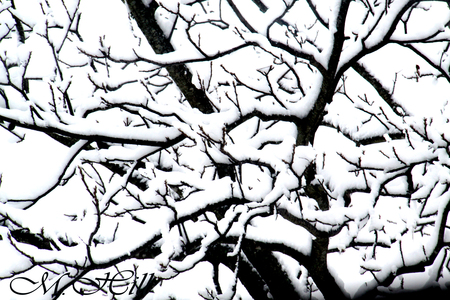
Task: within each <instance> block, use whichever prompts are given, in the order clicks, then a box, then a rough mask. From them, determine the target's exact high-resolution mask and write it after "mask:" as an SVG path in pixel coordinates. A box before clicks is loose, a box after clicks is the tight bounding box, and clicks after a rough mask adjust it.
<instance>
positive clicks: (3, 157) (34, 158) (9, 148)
mask: <svg viewBox="0 0 450 300" xmlns="http://www.w3.org/2000/svg"><path fill="white" fill-rule="evenodd" d="M25 2H26V3H27V4H25ZM246 2H249V3H250V1H246ZM28 3H29V1H27V0H22V1H16V5H17V7H18V8H19V7H20V6H21V5H28ZM81 3H82V10H83V15H82V18H83V22H82V23H83V24H84V25H83V26H82V27H80V33H81V34H82V35H83V38H84V39H85V45H87V46H89V45H90V44H91V45H92V49H95V48H96V47H98V39H99V36H103V35H104V36H105V39H104V40H105V41H106V43H107V44H108V45H111V47H112V50H113V51H114V53H121V52H124V53H129V52H128V51H129V49H130V46H131V45H134V44H135V43H136V40H135V39H134V38H133V36H131V33H130V30H129V28H130V23H129V21H128V19H127V14H126V11H125V10H124V9H123V5H122V3H121V2H120V1H119V0H89V1H87V0H82V1H81ZM241 5H245V1H243V2H242V4H241ZM34 8H35V7H33V6H31V5H30V8H29V9H30V11H31V10H32V9H34ZM441 12H442V11H439V10H436V14H435V15H434V17H431V20H434V19H435V18H437V19H445V18H448V15H447V16H442V15H440V13H441ZM273 13H274V14H275V13H276V9H275V10H274V11H273ZM55 14H56V12H55ZM293 14H294V15H295V13H293ZM428 15H431V14H428ZM255 17H256V16H255ZM29 18H30V19H33V17H32V16H30V17H29ZM268 20H269V19H260V21H261V22H259V24H258V31H260V32H265V30H264V29H265V27H264V26H266V25H265V23H268V22H267V21H268ZM36 22H39V20H36ZM432 22H433V21H423V22H421V24H430V23H432ZM421 28H422V27H419V28H417V29H413V28H411V30H417V31H418V33H417V34H420V29H421ZM141 38H142V39H143V37H141ZM399 38H401V37H400V36H399ZM213 41H214V42H220V41H217V40H213ZM223 41H224V40H222V42H223ZM55 42H57V41H55ZM212 46H214V45H212ZM29 47H30V49H27V50H32V51H33V52H34V51H39V49H40V48H42V47H45V45H43V44H42V41H39V40H36V42H35V45H34V46H33V45H32V44H31V46H29ZM211 48H212V49H214V47H211ZM206 49H208V47H206ZM139 51H140V52H145V51H151V50H150V49H149V48H148V46H146V43H143V44H142V45H141V49H140V50H139ZM211 51H213V50H211ZM244 53H245V52H244ZM394 54H395V56H394ZM239 55H241V56H239ZM391 58H392V59H391ZM49 59H50V58H49ZM78 59H81V60H82V58H80V57H77V55H74V56H73V62H77V60H78ZM229 60H234V61H235V65H234V66H231V67H230V68H233V67H234V68H237V69H239V68H241V66H242V65H244V66H246V67H249V66H253V65H255V66H257V65H258V64H259V63H261V61H260V60H258V59H252V60H250V59H249V57H247V56H245V55H242V53H241V52H239V53H237V54H236V55H233V56H230V57H229ZM262 60H264V56H263V55H262ZM79 62H80V61H79ZM405 62H407V64H405ZM362 63H363V64H364V65H365V66H366V67H367V68H368V69H369V70H370V71H371V72H373V74H376V75H377V77H378V78H380V79H382V80H383V84H384V85H385V87H386V88H390V87H392V85H393V80H394V79H393V77H392V75H393V74H395V73H397V74H398V76H397V80H398V81H397V83H396V87H395V93H394V98H395V99H396V100H398V101H399V102H400V103H401V104H402V105H404V107H405V108H406V109H407V110H408V111H409V112H411V113H413V114H418V115H423V116H430V115H433V114H436V113H437V114H439V109H440V108H441V107H442V106H443V103H445V102H446V101H448V98H449V96H448V95H449V94H450V93H449V91H450V89H449V88H450V87H449V84H448V82H446V81H445V80H444V79H443V78H441V79H436V78H434V77H431V76H430V77H426V78H421V79H420V81H417V82H416V81H414V80H408V79H406V78H405V77H408V76H414V72H415V69H414V66H415V65H416V64H417V65H420V67H421V71H422V72H423V73H426V72H433V70H432V69H430V68H429V67H427V64H426V62H424V61H423V60H421V59H418V58H417V56H416V55H413V54H412V52H411V51H410V50H407V49H401V48H400V47H399V46H388V47H385V48H383V49H381V50H380V51H379V52H377V53H375V54H373V55H370V56H368V57H367V58H364V59H362ZM47 66H48V64H47V63H46V61H45V60H32V63H30V66H29V68H28V69H27V72H29V74H34V73H38V74H42V72H43V70H45V69H46V67H47ZM405 66H407V67H405ZM411 66H412V67H413V68H411ZM194 68H195V66H194ZM80 72H82V71H80ZM51 74H52V70H49V71H48V75H49V76H51ZM346 75H347V84H348V86H349V87H351V89H349V90H351V93H352V95H354V96H355V97H356V95H364V94H366V95H367V96H368V97H369V99H373V100H374V101H375V100H376V92H375V91H374V90H371V88H368V87H367V86H364V84H361V81H362V80H361V79H360V78H359V77H358V75H357V74H356V73H355V72H351V71H349V72H347V74H346ZM30 76H31V75H30ZM73 76H74V77H76V76H79V77H80V78H81V77H83V76H85V74H84V73H80V74H76V73H74V74H73ZM120 79H121V78H118V80H120ZM216 80H219V79H216ZM311 81H312V82H314V79H311ZM424 85H425V86H426V87H427V88H424V87H423V86H424ZM88 94H89V93H88V92H84V91H83V90H82V84H80V92H79V95H78V96H79V97H80V98H81V97H84V96H85V95H88ZM34 96H35V97H39V95H34ZM378 101H379V100H378ZM346 105H352V104H351V103H348V101H347V100H346V99H344V97H342V98H339V97H338V96H337V97H336V100H335V102H333V103H332V104H330V106H329V112H330V114H329V115H328V118H329V119H330V120H331V122H333V121H334V120H335V121H339V123H340V124H341V125H342V124H344V125H345V127H343V128H342V130H343V131H346V130H348V131H349V132H353V133H354V134H355V135H358V136H360V137H364V136H365V135H369V134H371V133H373V132H376V131H382V130H383V127H382V126H381V125H380V124H378V127H377V124H376V123H375V124H374V123H370V124H368V125H367V127H363V128H359V132H355V126H356V125H355V124H357V123H358V122H357V120H358V117H359V118H364V116H363V115H360V116H356V117H355V115H354V114H353V111H350V110H347V109H346ZM112 123H113V122H112ZM211 128H212V127H211ZM283 129H285V130H287V131H289V128H283ZM211 130H212V129H211ZM18 132H23V134H26V138H25V140H24V141H23V142H20V143H17V138H16V137H14V136H13V135H12V134H10V133H8V132H7V131H5V130H3V129H2V128H0V145H1V148H0V174H1V175H2V178H1V179H2V184H1V186H0V200H3V201H4V200H5V199H16V198H28V197H31V196H32V195H35V194H36V193H40V191H43V190H45V188H46V187H47V186H49V185H53V184H55V183H56V181H55V180H57V179H58V176H59V174H60V172H61V170H60V168H61V162H64V161H65V160H66V159H67V157H68V155H69V154H70V151H69V149H68V148H67V147H65V146H62V145H61V144H59V143H57V142H54V141H53V140H52V139H50V138H48V137H46V136H45V135H44V134H42V133H37V132H33V131H29V130H18ZM244 134H245V133H242V135H241V133H236V139H237V140H238V139H239V136H240V135H241V137H242V136H243V135H244ZM245 138H246V137H245V136H244V138H243V139H245ZM314 147H315V150H316V151H317V153H318V155H317V156H318V157H320V156H321V154H322V153H325V152H326V154H327V158H330V161H331V162H330V164H329V167H328V168H329V169H327V170H324V173H323V176H327V175H329V176H336V174H338V173H339V171H345V170H342V169H340V168H342V167H343V166H341V165H339V161H338V158H337V156H336V154H335V153H336V152H338V151H339V152H345V151H348V150H351V149H352V148H353V147H354V145H353V144H352V143H351V142H349V141H348V140H347V139H345V138H344V137H343V135H342V134H341V133H338V132H336V131H335V130H333V129H329V128H321V129H320V130H319V132H318V134H317V136H316V140H315V143H314ZM333 155H334V156H335V158H336V160H335V161H334V162H333ZM337 169H339V170H337ZM328 171H329V172H332V173H329V174H328V173H327V172H328ZM249 172H251V170H250V171H249ZM342 173H343V174H342V176H337V177H336V180H334V181H332V183H333V184H334V185H335V187H336V189H337V190H338V189H339V187H341V188H343V187H344V185H345V184H346V180H348V177H346V175H345V172H342ZM69 182H70V183H69V184H68V185H66V186H63V187H58V188H57V189H56V190H55V193H51V194H49V195H48V196H45V198H43V199H42V200H40V201H39V204H38V205H36V206H34V207H33V208H32V209H30V212H29V219H28V220H27V221H28V222H29V223H30V224H31V225H30V226H31V227H32V226H42V222H43V221H42V220H45V221H44V222H45V224H52V225H49V226H53V227H61V228H63V229H64V230H67V231H77V232H78V233H77V234H78V235H79V236H81V237H83V236H84V235H86V234H88V230H89V228H80V227H75V228H69V226H70V224H68V223H70V222H64V221H60V220H58V219H57V218H55V217H56V216H60V215H63V214H64V212H68V211H70V212H72V213H73V212H75V213H76V214H78V215H82V213H83V209H85V207H86V206H87V205H89V203H87V202H86V201H82V200H81V199H82V198H83V197H81V196H82V194H83V192H80V191H84V190H85V188H84V186H83V185H82V183H81V182H76V181H75V182H72V181H69ZM399 184H401V183H399ZM352 200H354V201H355V203H356V202H357V201H362V202H363V201H365V199H364V196H361V198H358V199H352ZM336 205H338V204H336ZM355 206H356V205H355ZM48 207H52V210H48ZM357 209H359V208H355V210H357ZM364 209H366V207H364V206H363V205H361V210H364ZM386 212H389V214H386ZM371 214H380V216H381V215H382V216H383V219H382V220H390V221H392V220H399V224H403V223H402V222H401V221H400V220H405V218H410V217H411V216H412V215H413V213H411V212H410V211H409V208H408V207H407V205H406V204H405V203H404V199H382V200H381V201H380V202H379V204H378V205H377V206H376V207H375V208H374V210H373V211H371ZM411 218H412V217H411ZM411 222H412V223H413V222H414V220H411ZM34 223H36V225H33V224H34ZM53 224H54V225H53ZM269 224H270V222H269ZM66 225H67V227H64V226H66ZM373 226H376V224H374V225H373ZM264 228H265V230H267V231H270V226H264ZM286 228H289V227H288V226H287V227H286ZM277 230H278V227H277ZM55 231H57V230H55ZM399 231H401V230H400V229H399V228H392V232H399ZM55 234H56V233H55ZM272 234H273V235H276V234H277V232H272ZM368 234H369V233H368ZM267 236H271V233H270V232H267ZM274 238H275V237H274ZM340 238H344V239H345V235H342V236H340V235H338V236H337V237H336V238H334V239H332V244H333V243H334V244H336V245H339V243H340V240H339V239H340ZM294 243H295V241H294ZM343 243H345V241H343ZM412 243H413V241H412ZM298 247H301V245H298ZM362 252H363V251H359V252H358V251H356V250H352V249H350V250H347V251H346V252H343V253H336V254H331V255H330V256H329V261H330V262H329V265H330V268H331V269H332V270H333V273H334V274H336V276H338V277H339V278H340V279H341V280H342V284H343V287H344V288H345V289H346V290H347V291H348V292H350V293H351V294H353V293H355V292H356V291H357V289H358V288H359V287H360V286H361V285H362V284H363V282H364V281H365V280H371V279H372V277H371V275H370V273H365V274H364V275H363V276H361V274H360V259H359V258H360V257H361V256H362V255H364V254H365V253H362ZM0 253H8V255H1V256H0V274H3V273H2V270H9V269H10V266H11V265H15V266H23V268H26V267H27V266H28V261H27V260H25V259H23V257H21V256H19V255H15V254H12V251H11V247H10V246H8V245H7V243H1V242H0ZM10 253H11V254H10ZM386 253H388V252H386ZM382 255H383V251H380V252H379V257H381V256H382ZM353 258H356V259H353ZM381 260H382V259H381ZM287 268H288V269H289V268H292V269H291V270H292V271H294V270H297V269H298V266H295V265H290V266H287ZM430 269H431V270H432V268H430ZM40 272H41V270H32V271H30V272H27V273H25V274H26V276H28V275H29V276H30V277H31V276H35V275H36V274H40ZM211 272H212V271H211V268H210V266H209V265H207V264H204V263H202V264H199V265H198V266H197V267H195V268H194V269H193V270H192V271H189V272H187V273H186V274H182V275H180V276H178V277H177V278H176V279H174V280H172V281H169V282H167V283H164V284H163V285H162V286H161V287H158V288H157V289H156V290H155V291H156V293H155V296H154V298H151V297H150V296H149V297H147V298H146V299H147V300H149V299H166V297H167V296H169V295H173V296H174V297H176V299H194V298H195V297H198V292H199V291H203V292H204V291H205V288H206V287H212V286H213V284H212V281H211V280H210V278H211V277H210V276H209V275H210V274H211ZM221 272H222V274H223V275H224V276H221V278H222V280H223V284H222V286H223V288H224V289H226V288H225V286H226V282H227V277H228V278H231V277H230V276H231V275H230V272H229V271H228V270H225V269H224V268H222V269H221ZM203 275H205V276H203ZM418 276H420V275H418ZM418 278H419V279H417V281H419V282H422V281H421V280H422V279H420V277H418ZM445 280H448V278H445V279H443V281H445ZM412 282H414V280H413V281H412ZM395 284H398V283H397V282H396V283H395ZM0 292H1V294H2V295H8V294H7V293H8V292H9V280H2V281H0ZM238 296H241V297H242V298H243V299H246V298H248V297H249V296H248V294H247V293H246V291H245V290H244V289H243V288H242V286H239V288H238V295H237V296H236V297H235V299H237V298H238ZM2 297H3V296H2ZM8 297H10V298H8V299H11V300H12V299H15V298H14V297H15V296H14V295H13V294H9V295H8ZM33 297H35V298H33ZM76 297H80V298H82V299H93V300H95V299H106V298H105V297H103V296H101V294H100V293H97V294H96V295H94V296H84V297H81V296H77V295H75V294H73V293H72V294H70V292H69V291H68V293H67V294H66V295H65V296H63V297H62V298H61V299H76ZM16 298H17V299H20V300H22V299H26V300H28V299H40V298H39V297H38V296H37V294H33V295H30V296H29V297H16Z"/></svg>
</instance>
